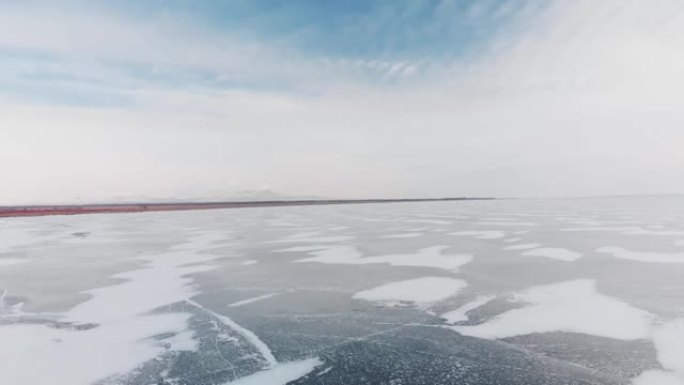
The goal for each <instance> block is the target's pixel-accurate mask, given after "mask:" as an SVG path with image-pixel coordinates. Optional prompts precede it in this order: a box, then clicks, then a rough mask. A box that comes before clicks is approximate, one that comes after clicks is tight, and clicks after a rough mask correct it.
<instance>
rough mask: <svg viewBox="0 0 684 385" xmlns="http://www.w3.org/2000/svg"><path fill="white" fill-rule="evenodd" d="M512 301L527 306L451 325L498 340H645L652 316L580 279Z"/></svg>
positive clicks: (533, 289) (537, 289)
mask: <svg viewBox="0 0 684 385" xmlns="http://www.w3.org/2000/svg"><path fill="white" fill-rule="evenodd" d="M513 301H515V302H520V303H527V304H528V305H527V306H525V307H523V308H520V309H514V310H509V311H506V312H504V313H502V314H500V315H498V316H496V317H494V318H493V319H491V320H489V321H487V322H485V323H482V324H479V325H474V326H452V327H451V328H452V329H453V330H455V331H457V332H459V333H461V334H463V335H467V336H471V337H479V338H487V339H499V338H508V337H515V336H520V335H527V334H533V333H549V332H574V333H582V334H589V335H594V336H599V337H607V338H614V339H620V340H635V339H642V338H648V337H649V336H650V332H651V324H652V322H653V320H654V317H653V316H652V315H651V314H650V313H648V312H646V311H643V310H641V309H637V308H635V307H632V306H630V305H628V304H626V303H624V302H622V301H619V300H617V299H615V298H612V297H609V296H606V295H604V294H601V293H599V292H598V291H597V290H596V283H595V281H593V280H588V279H579V280H574V281H567V282H561V283H556V284H551V285H544V286H534V287H531V288H530V289H528V290H525V291H523V292H521V293H518V294H517V295H515V296H514V297H513Z"/></svg>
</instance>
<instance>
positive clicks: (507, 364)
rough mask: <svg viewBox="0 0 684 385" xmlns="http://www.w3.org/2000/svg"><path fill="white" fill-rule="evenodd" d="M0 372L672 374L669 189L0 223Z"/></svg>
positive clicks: (680, 241) (676, 265) (642, 380)
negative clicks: (628, 194) (644, 193)
mask: <svg viewBox="0 0 684 385" xmlns="http://www.w3.org/2000/svg"><path fill="white" fill-rule="evenodd" d="M0 383H2V384H12V385H44V384H48V383H49V384H54V385H81V384H84V385H85V384H98V385H113V384H123V385H150V384H168V385H171V384H174V385H175V384H193V385H194V384H197V385H205V384H206V385H209V384H233V383H234V384H259V385H271V384H279V385H283V384H286V383H291V384H302V385H303V384H336V385H337V384H339V385H343V384H345V385H348V384H391V385H410V384H426V385H439V384H472V385H476V384H507V385H509V384H636V385H661V384H667V385H669V384H673V385H676V384H684V198H682V197H639V198H600V199H599V198H596V199H566V200H551V199H548V200H541V199H540V200H497V201H457V202H429V203H392V204H365V205H336V206H300V207H281V208H274V207H270V208H247V209H226V210H207V211H185V212H161V213H137V214H112V215H107V214H105V215H82V216H54V217H36V218H5V219H0Z"/></svg>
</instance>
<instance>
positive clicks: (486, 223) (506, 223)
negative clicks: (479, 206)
mask: <svg viewBox="0 0 684 385" xmlns="http://www.w3.org/2000/svg"><path fill="white" fill-rule="evenodd" d="M477 224H478V225H482V226H512V227H516V226H519V227H535V226H539V224H538V223H535V222H522V221H479V222H477Z"/></svg>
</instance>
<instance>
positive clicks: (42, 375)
mask: <svg viewBox="0 0 684 385" xmlns="http://www.w3.org/2000/svg"><path fill="white" fill-rule="evenodd" d="M224 238H225V236H224V235H222V234H219V233H204V234H199V235H197V236H195V237H191V238H190V239H189V240H188V242H185V243H182V244H179V245H176V246H174V247H171V248H169V251H167V252H166V253H162V254H159V255H155V256H146V257H144V258H142V259H144V260H147V261H148V264H147V265H146V266H144V267H143V268H141V269H139V270H134V271H131V272H127V273H123V274H117V275H115V277H117V278H121V279H124V280H125V281H124V282H122V283H120V284H116V285H112V286H107V287H103V288H99V289H95V290H90V291H88V293H89V294H91V296H92V297H91V298H90V299H88V300H86V301H85V302H82V303H81V304H79V305H77V306H75V307H73V308H72V309H71V310H69V311H67V312H66V313H64V314H63V315H62V316H61V317H60V318H59V320H60V321H62V322H69V323H73V324H74V325H86V326H88V328H86V329H85V330H82V329H78V328H69V327H62V328H57V327H53V326H51V325H48V324H12V325H4V326H0V341H2V343H1V344H0V373H2V377H3V380H7V382H8V383H10V384H22V385H34V384H35V385H42V384H46V383H54V384H69V385H87V384H92V383H93V382H95V381H98V380H102V379H105V378H107V377H110V376H116V375H121V374H124V373H127V372H130V371H132V370H133V369H135V368H137V367H138V366H139V365H141V364H143V363H145V362H147V361H149V360H151V359H153V358H155V357H157V356H159V355H160V354H162V353H164V352H166V351H168V349H169V346H170V347H171V348H176V349H180V350H182V349H194V348H195V347H196V345H195V344H193V343H191V342H190V341H189V334H188V320H189V318H190V316H191V315H190V314H188V313H181V312H178V313H165V314H154V313H152V311H153V310H155V309H158V308H160V307H163V306H166V305H170V304H172V303H176V302H178V301H182V300H184V299H186V298H189V297H191V296H192V295H193V294H194V293H195V291H194V289H193V288H192V287H191V284H192V282H193V280H192V279H191V278H188V277H186V275H188V274H191V273H196V272H200V271H206V270H208V269H212V268H213V266H207V265H197V263H201V262H207V261H210V260H212V259H216V258H217V256H214V255H210V254H202V253H200V251H202V250H203V249H206V248H207V247H210V246H211V245H212V244H213V242H214V241H216V240H219V239H224ZM189 264H193V265H192V266H188V265H189ZM164 334H169V336H168V337H167V338H162V339H159V338H157V339H155V338H154V337H155V336H160V335H164ZM102 357H107V359H106V360H105V359H102ZM26 368H32V370H26Z"/></svg>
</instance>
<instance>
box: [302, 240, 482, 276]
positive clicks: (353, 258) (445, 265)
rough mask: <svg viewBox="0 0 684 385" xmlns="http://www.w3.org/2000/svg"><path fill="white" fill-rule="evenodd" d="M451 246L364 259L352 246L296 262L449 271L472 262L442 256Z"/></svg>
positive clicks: (458, 256) (462, 256)
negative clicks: (384, 265)
mask: <svg viewBox="0 0 684 385" xmlns="http://www.w3.org/2000/svg"><path fill="white" fill-rule="evenodd" d="M448 247H449V246H432V247H427V248H424V249H420V250H418V252H417V253H414V254H389V255H379V256H373V257H363V255H362V254H361V252H359V250H358V249H356V248H355V247H352V246H333V247H329V248H326V249H323V250H320V249H319V250H316V251H313V252H310V254H312V255H314V257H311V258H303V259H298V260H296V261H294V262H298V263H302V262H317V263H327V264H347V265H366V264H376V263H386V264H388V265H391V266H416V267H434V268H438V269H444V270H449V271H457V270H458V268H459V267H461V266H463V265H465V264H467V263H469V262H470V261H472V258H473V257H472V256H471V255H467V254H442V250H444V249H446V248H448Z"/></svg>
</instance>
